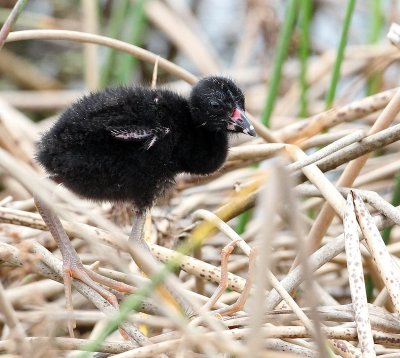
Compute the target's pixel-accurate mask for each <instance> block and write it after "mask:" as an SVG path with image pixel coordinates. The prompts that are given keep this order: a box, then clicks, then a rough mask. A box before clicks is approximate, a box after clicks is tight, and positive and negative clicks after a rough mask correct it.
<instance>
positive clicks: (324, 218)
mask: <svg viewBox="0 0 400 358" xmlns="http://www.w3.org/2000/svg"><path fill="white" fill-rule="evenodd" d="M399 111H400V90H397V92H396V93H395V95H394V96H393V98H392V99H391V100H390V102H389V104H388V105H387V106H386V107H385V109H384V110H383V112H382V113H381V115H380V116H379V117H378V119H377V120H376V122H375V123H374V125H373V126H372V127H371V129H370V130H369V132H368V134H375V133H377V132H379V131H381V130H383V129H385V128H387V127H388V126H389V125H390V124H391V123H392V122H393V120H394V119H395V117H396V115H397V113H398V112H399ZM367 160H368V155H363V156H361V157H358V158H357V159H355V160H353V161H351V162H350V163H349V164H348V165H347V166H346V168H345V170H344V172H343V173H342V175H341V176H340V178H339V180H338V181H337V184H336V185H337V186H351V185H352V184H353V182H354V180H355V179H356V178H357V176H358V174H359V173H360V171H361V169H362V168H363V167H364V165H365V163H366V161H367ZM333 217H334V211H333V209H332V208H331V206H330V205H329V204H328V203H325V204H324V206H323V207H322V209H321V211H320V213H319V214H318V216H317V218H316V219H315V221H314V223H313V226H312V227H311V231H310V233H309V236H308V245H309V251H310V252H314V251H315V250H316V248H317V247H318V246H319V244H320V242H321V240H322V237H323V236H324V235H325V233H326V230H327V229H328V227H329V225H330V223H331V222H332V219H333Z"/></svg>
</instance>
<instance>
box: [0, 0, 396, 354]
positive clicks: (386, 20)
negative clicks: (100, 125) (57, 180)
mask: <svg viewBox="0 0 400 358" xmlns="http://www.w3.org/2000/svg"><path fill="white" fill-rule="evenodd" d="M3 3H4V4H5V6H6V5H8V6H9V7H3V8H1V9H0V17H1V20H2V23H3V24H4V25H3V27H2V30H1V32H0V71H1V72H2V75H3V76H2V78H1V79H0V278H1V282H0V332H1V338H0V354H2V355H4V356H8V357H14V356H22V357H28V356H29V357H87V356H93V355H95V353H92V352H103V353H105V354H110V355H113V356H115V357H153V356H154V357H159V356H163V357H165V356H171V357H172V356H173V357H203V356H210V357H219V356H221V357H222V356H235V357H242V356H244V357H264V356H265V357H267V356H270V357H275V356H277V357H297V356H305V357H334V356H337V357H374V356H379V357H399V356H400V318H399V314H400V280H399V277H400V272H399V266H398V258H399V253H400V245H399V243H400V230H399V229H398V225H399V224H400V215H399V211H398V209H397V207H396V206H397V205H399V204H400V180H399V178H400V176H399V175H398V174H397V173H398V171H399V168H400V157H399V154H398V151H399V144H398V139H400V123H399V116H398V113H399V111H400V90H399V87H397V86H398V85H399V83H398V82H399V78H400V76H399V65H398V61H399V58H400V45H399V43H400V41H399V40H400V30H399V27H398V26H397V25H393V26H392V28H391V30H390V32H389V27H390V25H391V22H392V21H394V22H395V21H396V20H397V19H396V18H395V15H396V14H397V12H398V11H399V7H398V4H397V2H395V1H392V2H391V1H379V0H376V1H374V0H371V1H363V2H361V1H359V2H356V1H355V0H346V1H336V2H334V1H326V0H325V1H312V0H290V1H276V2H271V1H263V0H248V1H243V2H237V1H230V2H226V1H225V2H224V1H221V2H220V1H218V2H214V3H212V2H209V1H204V2H196V1H194V2H191V1H180V2H177V1H167V0H165V1H162V0H147V1H145V0H136V1H128V0H118V1H116V0H114V1H105V2H98V3H97V2H94V1H90V0H87V1H86V0H82V1H80V2H78V1H72V2H65V3H64V2H51V1H47V0H36V1H34V0H32V1H30V2H29V1H23V0H22V1H21V0H19V1H16V2H14V1H10V2H5V1H4V2H3ZM6 3H7V4H6ZM53 3H55V4H53ZM215 19H216V20H215ZM218 22H220V23H224V24H225V25H224V26H219V27H218V26H216V25H215V24H218ZM230 26H231V27H230ZM11 29H12V30H13V31H11ZM10 31H11V32H10ZM388 32H389V35H388ZM386 35H388V37H389V38H390V40H391V41H392V42H393V43H391V42H390V41H389V39H388V38H387V36H386ZM207 74H225V75H227V76H230V77H232V78H234V79H235V80H236V81H237V83H238V84H239V85H240V87H241V88H242V89H243V90H244V92H245V94H246V109H247V111H248V113H249V115H250V116H251V118H252V121H253V124H254V126H255V128H256V131H257V134H258V137H257V138H256V139H251V138H249V137H245V136H237V138H235V139H234V141H233V142H232V148H231V150H230V152H229V156H228V160H227V162H226V163H225V165H224V167H223V168H222V169H221V170H220V171H218V172H217V173H215V174H213V175H210V176H207V177H194V176H189V175H181V176H179V177H177V178H176V186H175V188H174V190H173V191H172V192H171V193H168V195H166V197H165V198H162V200H160V201H159V202H158V203H157V205H156V206H155V207H154V208H153V210H152V215H151V216H149V217H148V219H147V223H146V230H145V234H146V239H147V241H148V243H149V245H150V246H151V250H152V252H153V253H154V255H155V256H156V257H157V258H158V259H159V260H160V262H161V263H165V265H164V264H160V266H159V267H158V266H154V267H153V266H151V265H150V266H151V267H149V265H148V263H146V262H143V260H141V259H140V255H138V254H137V253H136V252H132V250H131V248H130V247H129V245H127V237H128V234H129V229H130V224H131V222H132V207H131V206H130V205H129V204H127V205H111V204H109V203H93V202H88V201H85V200H83V199H81V198H78V197H76V196H75V195H73V194H72V193H71V192H69V191H68V190H66V189H65V188H63V187H62V186H57V185H56V184H54V183H53V182H52V181H50V180H48V179H46V178H45V174H44V172H43V170H42V169H41V168H40V167H39V166H38V164H37V163H36V162H35V161H34V152H35V143H36V141H37V140H38V138H39V136H40V133H43V132H44V131H45V130H46V129H47V128H49V126H50V125H51V124H52V123H53V121H54V120H55V119H56V118H57V115H58V114H59V112H60V111H62V110H63V109H64V108H65V107H66V106H68V104H70V103H71V102H72V101H73V100H74V99H76V98H77V97H79V96H80V95H82V94H83V93H85V92H87V91H90V90H94V89H98V88H102V87H105V86H107V85H119V84H132V83H141V84H149V85H152V86H167V87H171V88H173V89H174V90H176V91H178V92H180V93H183V94H184V93H188V91H189V89H190V85H192V84H194V83H195V82H196V81H197V79H198V78H199V77H200V76H203V75H207ZM83 175H84V174H83ZM32 193H33V194H34V195H35V196H37V197H40V198H41V199H42V200H43V201H44V202H46V203H47V204H48V205H50V206H51V207H52V208H53V209H54V211H55V212H56V213H57V215H58V216H59V217H60V218H61V220H62V224H63V226H64V228H65V230H66V232H67V234H68V235H69V237H70V238H71V241H72V244H73V246H74V247H75V249H76V250H77V252H78V254H79V256H80V258H81V260H82V262H83V263H84V264H85V265H88V266H89V267H90V268H91V269H92V270H94V271H97V272H99V273H101V274H103V275H104V276H107V277H110V278H113V279H115V280H117V281H120V282H123V283H126V284H127V285H129V286H130V290H131V291H132V294H130V295H128V294H122V293H119V292H113V293H114V294H115V295H116V296H117V297H118V299H119V309H116V308H115V307H113V306H112V305H111V304H110V303H109V302H107V301H106V300H104V299H103V298H102V297H101V296H100V295H98V294H97V292H95V291H93V290H92V289H91V288H90V287H88V286H86V285H85V284H83V283H82V282H80V281H79V280H74V281H73V287H74V291H73V306H74V310H73V317H71V316H70V314H69V312H68V311H67V309H66V306H65V296H64V286H63V283H62V262H61V260H60V255H59V250H58V249H57V247H56V245H55V242H54V240H53V239H52V237H51V235H50V234H49V233H48V231H47V227H46V225H45V224H44V222H43V220H42V219H41V217H40V215H39V214H38V213H37V210H36V207H35V205H34V200H33V198H32ZM226 252H228V254H226V255H225V256H222V253H226ZM229 254H230V255H229ZM143 272H148V273H150V276H149V277H146V276H145V275H144V274H143ZM221 277H222V278H225V280H224V279H223V280H222V283H221V284H220V282H221ZM249 278H250V279H249ZM164 282H167V283H168V287H172V288H173V289H174V290H175V291H176V292H179V297H180V298H183V300H185V301H187V302H189V303H190V306H191V309H192V310H193V313H191V314H190V315H188V314H186V313H187V312H185V307H186V306H185V307H183V305H182V302H181V301H180V299H176V298H174V297H172V296H171V295H170V294H169V293H168V292H167V290H165V289H164V286H163V284H164ZM224 283H225V284H226V285H224ZM217 287H219V288H220V289H221V292H222V295H221V297H220V298H219V299H218V300H217V301H216V302H215V303H214V301H210V300H209V298H210V297H211V296H213V293H214V292H215V291H216V289H217ZM238 299H239V303H243V304H244V306H243V307H239V309H240V310H239V311H238V312H232V311H226V308H227V307H228V306H229V305H231V304H233V303H235V302H236V301H237V300H238ZM210 302H211V303H210ZM72 321H75V323H76V328H75V329H74V335H75V337H70V335H69V334H68V322H70V323H71V322H72Z"/></svg>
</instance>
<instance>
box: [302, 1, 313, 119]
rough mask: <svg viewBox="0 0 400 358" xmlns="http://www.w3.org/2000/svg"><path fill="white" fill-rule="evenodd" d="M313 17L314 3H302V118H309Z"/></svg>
mask: <svg viewBox="0 0 400 358" xmlns="http://www.w3.org/2000/svg"><path fill="white" fill-rule="evenodd" d="M311 16H312V3H311V0H303V1H302V2H301V19H300V28H301V35H300V45H299V59H300V78H299V80H300V91H301V93H300V111H299V115H300V117H303V118H305V117H307V116H308V102H307V91H308V83H307V63H308V57H309V56H310V48H311V46H310V22H311Z"/></svg>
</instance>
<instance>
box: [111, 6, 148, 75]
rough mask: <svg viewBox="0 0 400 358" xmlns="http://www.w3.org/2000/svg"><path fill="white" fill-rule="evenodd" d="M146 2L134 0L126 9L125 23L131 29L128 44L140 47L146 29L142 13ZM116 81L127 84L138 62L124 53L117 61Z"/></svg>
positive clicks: (120, 54)
mask: <svg viewBox="0 0 400 358" xmlns="http://www.w3.org/2000/svg"><path fill="white" fill-rule="evenodd" d="M145 3H146V0H136V1H135V2H134V3H133V4H131V6H130V7H129V9H128V14H127V16H126V21H127V22H128V23H129V24H130V27H131V28H132V30H131V32H130V34H129V38H128V42H129V43H132V44H134V45H137V46H140V45H141V44H142V43H143V36H144V32H145V29H146V27H147V21H146V15H145V12H144V6H145ZM117 63H118V65H117V69H118V70H117V72H116V80H117V82H118V83H126V82H127V81H128V82H129V81H130V79H131V78H132V74H133V73H134V72H135V69H136V67H137V64H138V63H139V62H138V60H137V59H136V58H135V57H133V56H131V55H129V54H126V53H119V55H118V61H117Z"/></svg>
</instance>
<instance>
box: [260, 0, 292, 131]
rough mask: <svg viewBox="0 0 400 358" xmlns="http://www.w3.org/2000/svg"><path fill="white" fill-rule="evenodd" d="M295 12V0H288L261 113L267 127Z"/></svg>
mask: <svg viewBox="0 0 400 358" xmlns="http://www.w3.org/2000/svg"><path fill="white" fill-rule="evenodd" d="M296 13H297V1H296V0H290V1H289V3H288V6H287V9H286V14H285V21H284V23H283V27H282V29H281V31H280V33H279V39H278V45H277V49H276V51H277V53H276V59H275V62H274V66H273V69H272V71H271V81H270V84H269V88H268V95H267V99H266V103H265V107H264V111H263V114H262V122H263V123H264V125H265V126H267V127H268V126H269V122H270V118H271V114H272V110H273V109H274V105H275V101H276V98H277V96H278V91H279V84H280V82H281V77H282V67H283V63H284V62H285V59H286V56H287V53H288V48H289V44H290V38H291V36H292V33H293V28H294V24H295V20H296Z"/></svg>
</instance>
